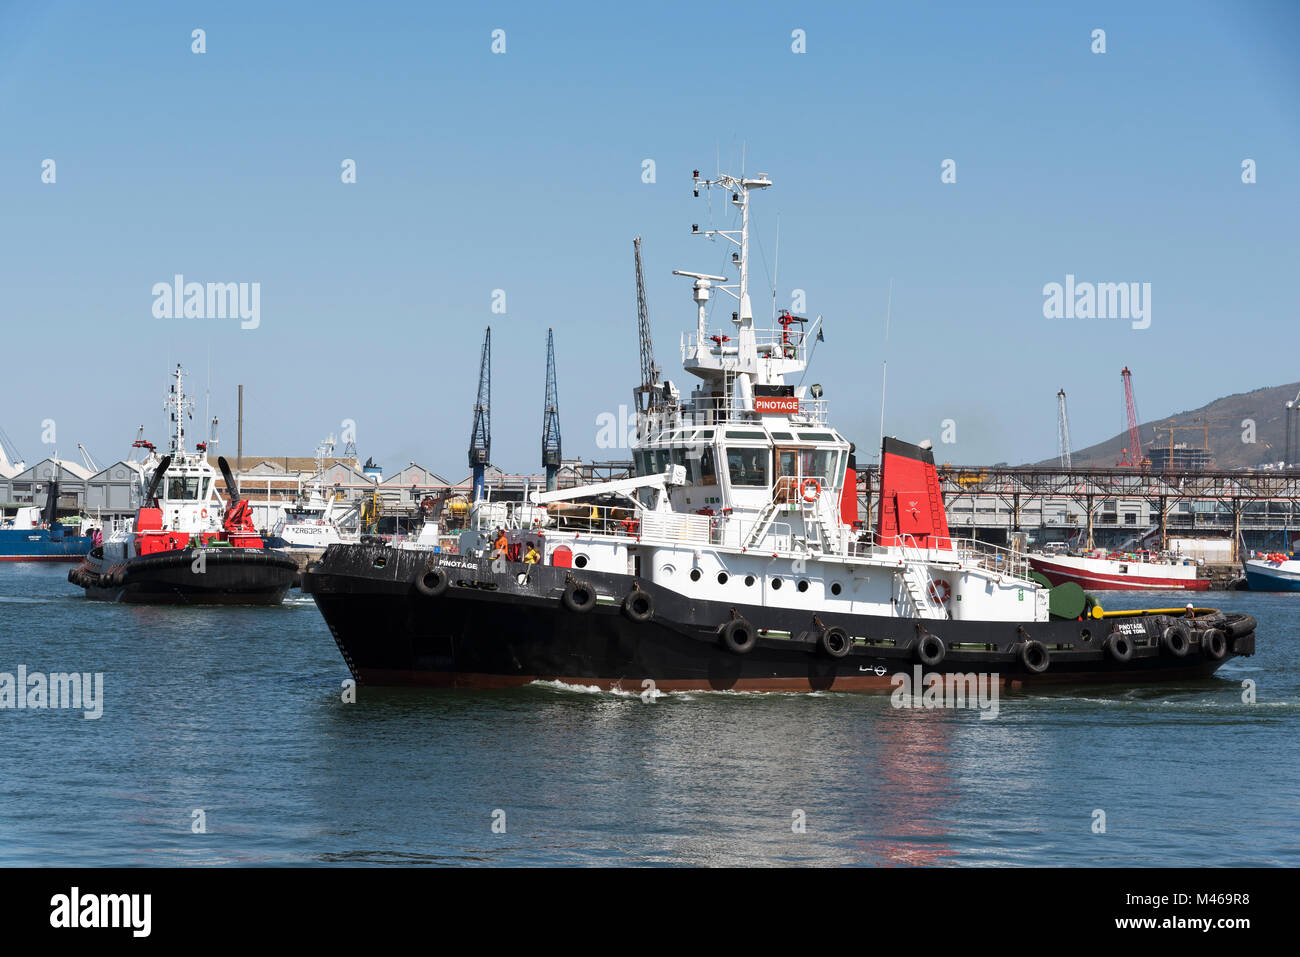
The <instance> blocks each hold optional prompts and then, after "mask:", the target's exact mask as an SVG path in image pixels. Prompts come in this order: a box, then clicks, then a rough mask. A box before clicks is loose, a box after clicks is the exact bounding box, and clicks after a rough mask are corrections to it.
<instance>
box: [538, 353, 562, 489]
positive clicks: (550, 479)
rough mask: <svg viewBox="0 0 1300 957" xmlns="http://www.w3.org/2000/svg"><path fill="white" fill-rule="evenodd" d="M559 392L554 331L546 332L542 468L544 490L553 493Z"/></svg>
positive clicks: (557, 455)
mask: <svg viewBox="0 0 1300 957" xmlns="http://www.w3.org/2000/svg"><path fill="white" fill-rule="evenodd" d="M560 454H561V453H560V390H559V388H558V387H557V385H556V382H555V330H553V329H547V330H546V404H545V406H544V407H543V409H542V468H544V469H546V490H547V491H548V492H554V491H555V489H556V487H557V486H558V484H559V475H560Z"/></svg>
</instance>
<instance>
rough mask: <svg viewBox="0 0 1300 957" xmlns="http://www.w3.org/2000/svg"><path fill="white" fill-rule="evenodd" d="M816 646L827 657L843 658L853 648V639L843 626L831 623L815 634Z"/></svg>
mask: <svg viewBox="0 0 1300 957" xmlns="http://www.w3.org/2000/svg"><path fill="white" fill-rule="evenodd" d="M817 647H818V649H820V650H821V652H822V654H824V655H827V656H828V657H831V658H843V657H844V656H845V655H847V654H848V653H849V652H850V651H852V650H853V639H852V638H850V637H849V633H848V632H847V631H845V630H844V629H843V628H840V627H838V626H835V625H832V626H831V627H830V628H823V629H822V633H821V634H820V635H818V636H817Z"/></svg>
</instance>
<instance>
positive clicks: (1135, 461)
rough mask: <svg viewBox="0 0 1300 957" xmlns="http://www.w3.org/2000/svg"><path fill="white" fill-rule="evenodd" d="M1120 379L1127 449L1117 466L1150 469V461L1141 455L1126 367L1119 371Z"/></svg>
mask: <svg viewBox="0 0 1300 957" xmlns="http://www.w3.org/2000/svg"><path fill="white" fill-rule="evenodd" d="M1119 377H1120V379H1122V380H1123V382H1124V411H1125V413H1126V414H1127V416H1128V448H1126V449H1125V450H1124V453H1123V454H1122V455H1121V456H1120V460H1119V465H1120V466H1122V467H1124V468H1134V469H1136V468H1144V469H1145V468H1150V467H1151V460H1150V459H1149V458H1147V457H1146V456H1145V455H1143V454H1142V438H1141V436H1140V435H1139V434H1138V414H1137V402H1136V400H1134V398H1133V373H1132V372H1130V371H1129V369H1128V366H1125V367H1124V368H1123V369H1122V370H1120V374H1119Z"/></svg>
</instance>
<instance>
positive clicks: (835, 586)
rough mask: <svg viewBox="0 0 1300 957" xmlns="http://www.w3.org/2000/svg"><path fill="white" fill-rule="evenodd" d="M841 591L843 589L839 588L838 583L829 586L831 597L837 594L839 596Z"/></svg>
mask: <svg viewBox="0 0 1300 957" xmlns="http://www.w3.org/2000/svg"><path fill="white" fill-rule="evenodd" d="M843 590H844V589H843V588H841V587H840V583H839V582H835V584H833V585H831V594H832V595H838V594H839V593H840V592H842V591H843Z"/></svg>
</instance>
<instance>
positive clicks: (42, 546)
mask: <svg viewBox="0 0 1300 957" xmlns="http://www.w3.org/2000/svg"><path fill="white" fill-rule="evenodd" d="M58 501H59V483H58V481H57V480H51V481H50V484H49V489H48V491H47V492H46V496H45V506H44V508H41V507H40V506H36V505H28V506H24V507H22V508H19V509H18V511H17V512H16V513H15V515H14V517H13V518H11V519H7V520H0V562H78V561H81V560H82V559H83V558H84V557H85V555H86V553H87V552H88V551H90V546H91V544H92V541H91V536H90V535H85V534H78V533H77V531H76V530H75V529H77V528H79V526H74V525H72V524H67V525H65V524H64V523H63V522H60V521H59V520H58V518H57V517H56V508H57V506H58Z"/></svg>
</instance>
